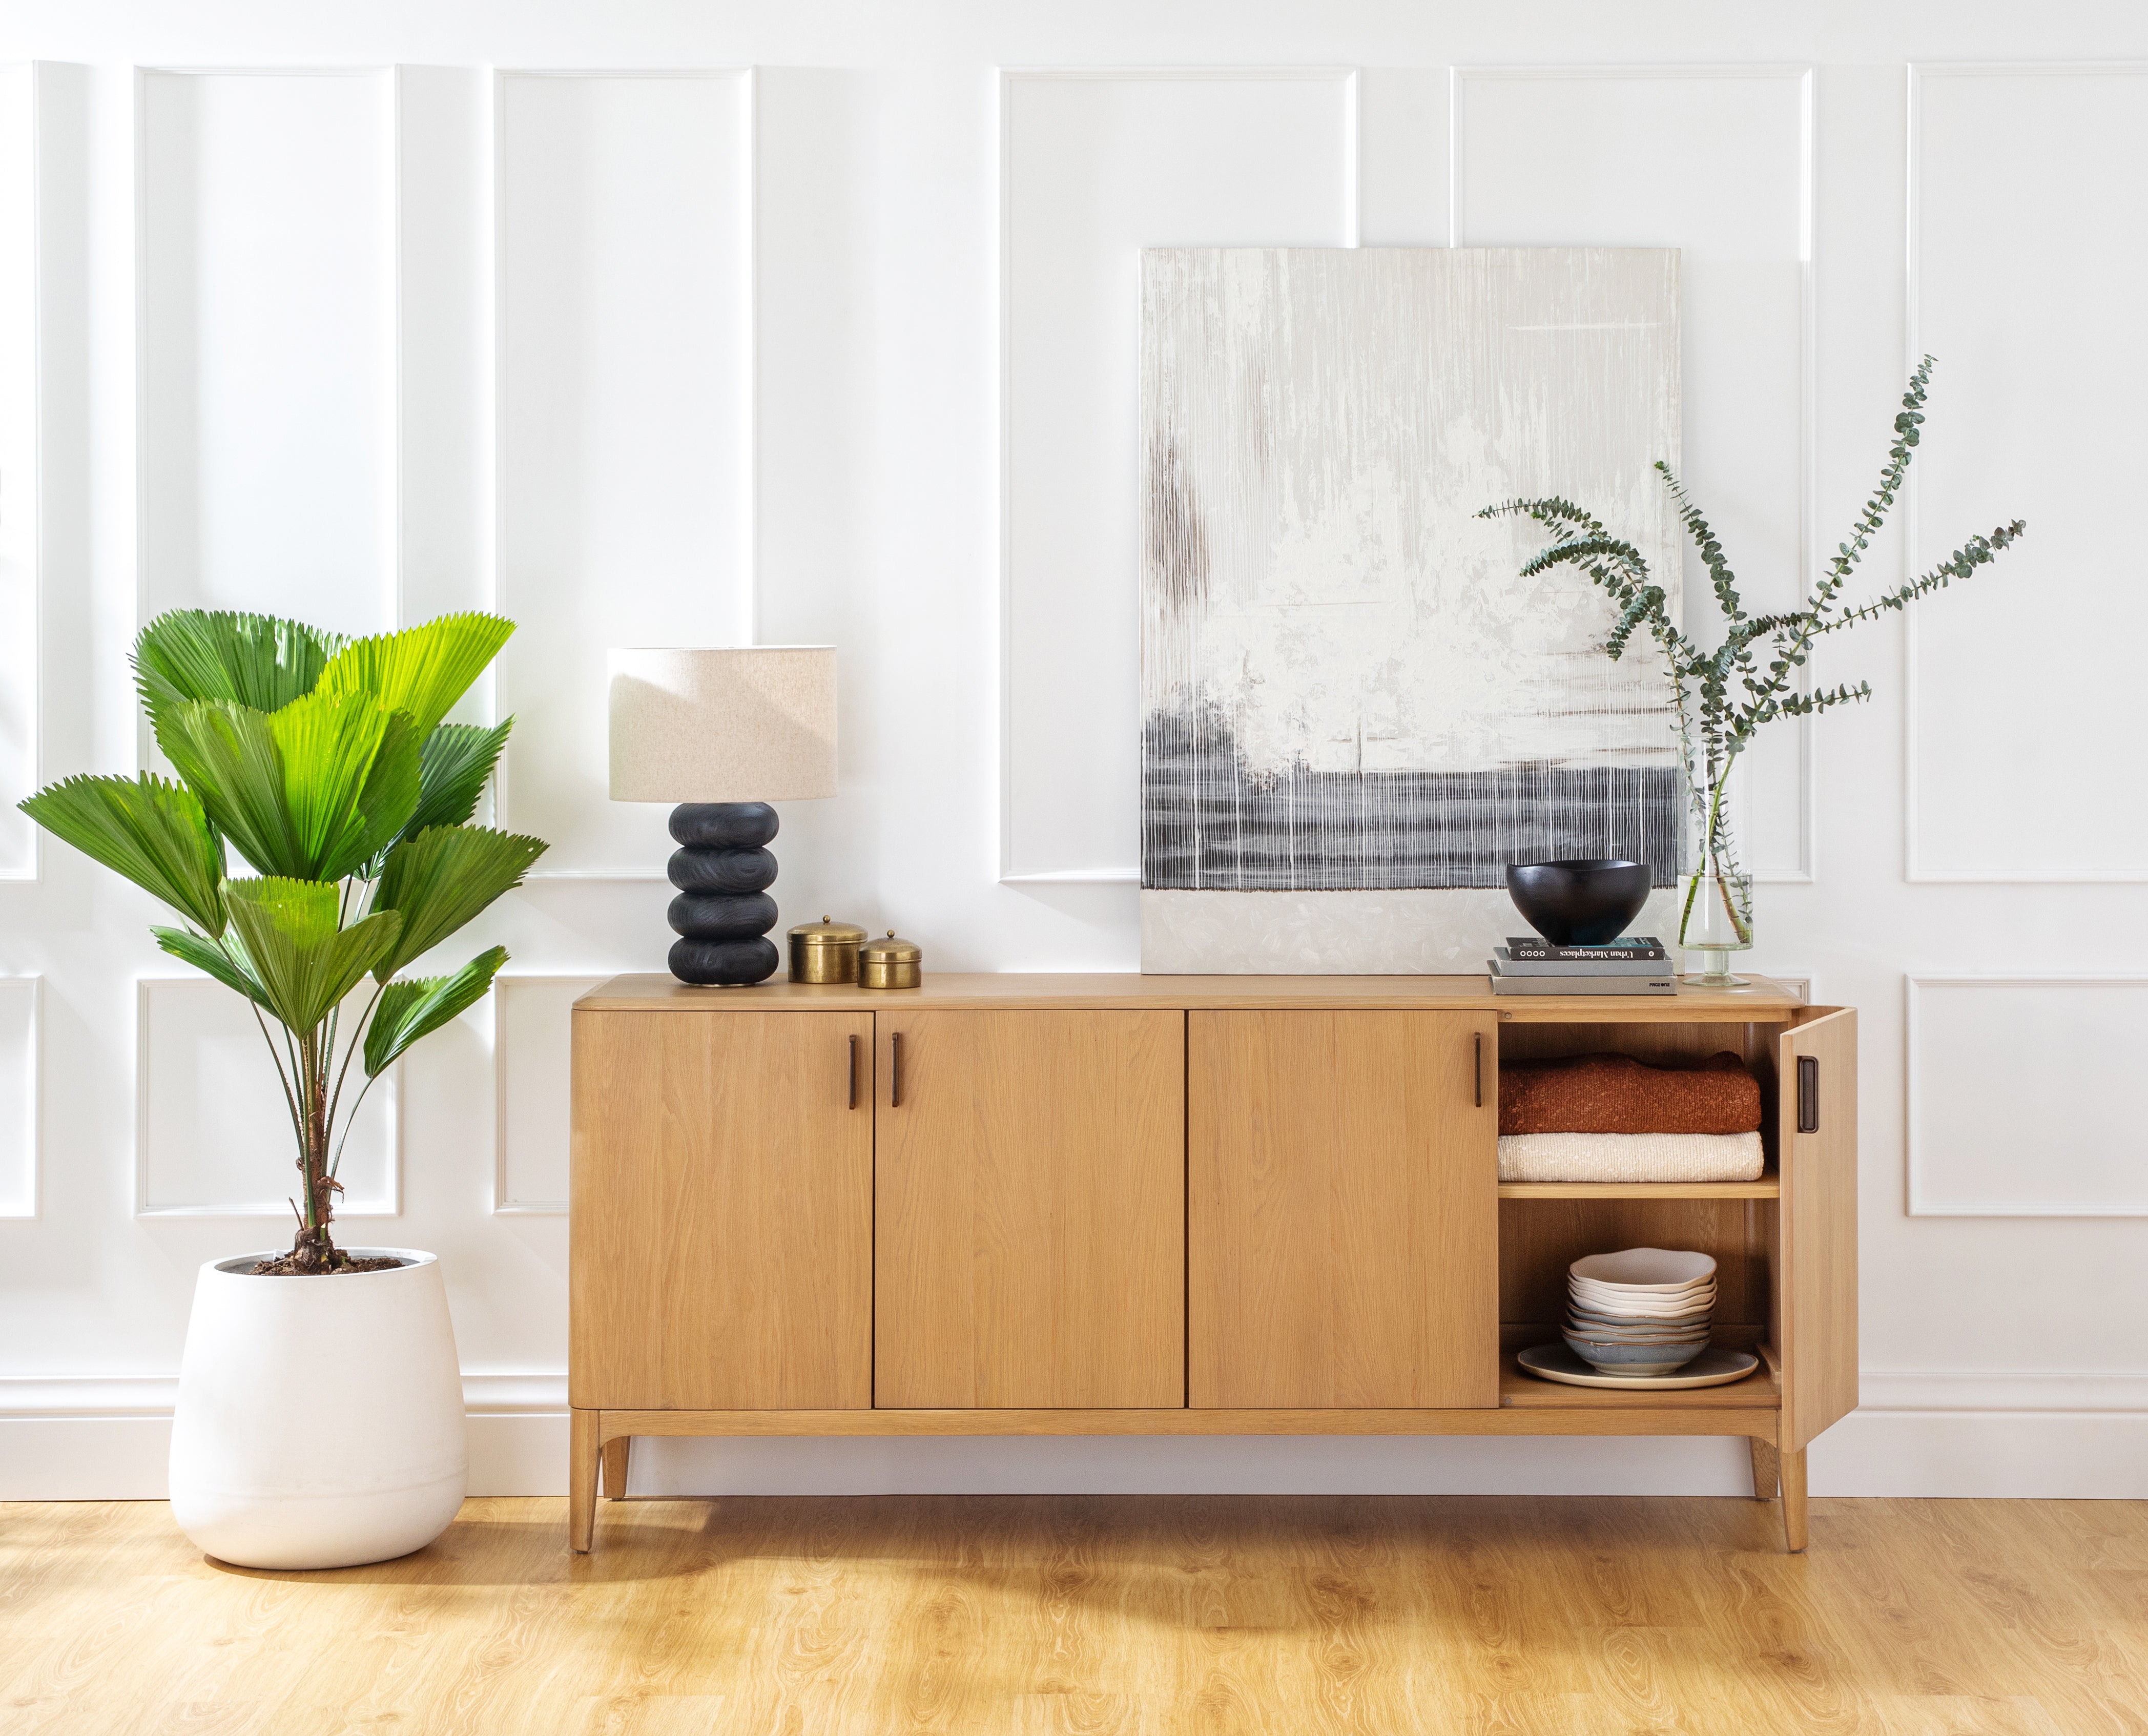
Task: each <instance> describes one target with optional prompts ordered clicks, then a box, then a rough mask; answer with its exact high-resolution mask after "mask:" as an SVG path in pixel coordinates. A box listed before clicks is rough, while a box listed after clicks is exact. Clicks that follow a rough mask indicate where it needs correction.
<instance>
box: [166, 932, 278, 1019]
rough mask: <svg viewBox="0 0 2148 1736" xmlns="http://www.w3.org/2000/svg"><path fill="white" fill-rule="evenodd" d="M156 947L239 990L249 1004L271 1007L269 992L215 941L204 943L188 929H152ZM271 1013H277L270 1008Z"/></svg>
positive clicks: (205, 941) (227, 986)
mask: <svg viewBox="0 0 2148 1736" xmlns="http://www.w3.org/2000/svg"><path fill="white" fill-rule="evenodd" d="M149 932H150V933H151V934H153V935H154V936H156V937H157V944H158V946H161V947H163V950H164V951H167V952H168V953H170V954H171V956H173V958H176V959H183V960H184V961H186V962H187V963H188V964H190V965H192V966H193V967H194V968H195V969H196V970H197V971H208V974H209V975H210V976H213V977H214V978H215V979H216V980H217V981H218V982H220V983H222V984H223V986H225V987H226V988H228V989H237V990H238V992H239V993H240V994H242V995H243V996H246V998H247V999H248V1000H249V1001H258V1002H259V1003H260V1004H261V1005H262V1006H269V991H267V990H266V989H264V988H263V987H262V986H261V985H260V984H259V983H258V982H256V981H254V980H253V976H251V975H249V974H248V972H247V971H246V970H245V969H244V967H243V966H241V965H239V964H238V962H237V961H234V960H233V958H232V956H231V955H230V954H228V953H227V952H226V951H224V950H223V947H221V946H218V945H217V944H216V942H215V941H208V940H204V939H203V937H202V936H199V935H198V934H196V933H194V932H193V930H191V929H186V928H152V929H151V930H150V931H149ZM269 1011H271V1012H274V1011H275V1008H274V1007H273V1006H269Z"/></svg>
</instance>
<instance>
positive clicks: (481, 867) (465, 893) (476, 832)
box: [373, 825, 545, 982]
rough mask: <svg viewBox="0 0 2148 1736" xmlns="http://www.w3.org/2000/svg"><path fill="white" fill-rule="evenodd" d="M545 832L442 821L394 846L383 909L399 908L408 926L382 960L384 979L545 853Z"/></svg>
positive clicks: (377, 901)
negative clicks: (524, 833)
mask: <svg viewBox="0 0 2148 1736" xmlns="http://www.w3.org/2000/svg"><path fill="white" fill-rule="evenodd" d="M544 853H545V840H543V839H542V838H524V837H519V836H517V835H515V834H514V833H512V832H496V831H493V830H490V829H489V828H488V827H485V826H478V825H436V826H434V828H433V829H432V830H430V831H424V832H420V833H419V835H417V836H416V837H414V838H413V839H411V840H409V841H408V842H407V843H403V844H399V845H396V846H395V848H394V849H393V850H390V851H389V853H388V862H387V865H386V866H385V867H384V868H383V869H382V870H381V874H380V885H379V891H376V892H375V893H374V898H373V908H374V910H375V911H400V912H401V913H402V916H403V932H402V935H401V936H400V937H399V939H398V940H397V941H396V943H395V945H394V948H393V949H392V950H391V951H389V952H388V953H387V954H386V955H385V956H384V957H382V958H381V959H380V960H379V962H378V963H377V964H376V965H375V966H374V976H377V977H379V980H380V981H383V982H385V981H388V979H389V977H391V976H394V974H395V973H396V972H397V971H399V970H401V969H402V968H403V966H405V965H407V964H408V963H409V961H411V960H412V959H414V958H416V957H417V956H419V954H421V953H423V952H424V951H425V950H426V949H427V948H428V947H429V946H434V945H436V944H437V943H438V942H439V941H442V940H444V939H445V938H446V937H447V936H449V935H451V934H453V933H454V931H456V930H457V929H459V928H460V927H461V926H463V924H464V923H465V922H467V921H469V920H470V918H471V917H473V916H475V915H477V913H478V912H479V911H481V910H483V909H484V907H485V906H487V905H489V904H490V903H491V902H492V901H493V900H494V899H495V898H497V897H499V895H500V894H501V893H503V892H504V891H508V890H509V888H511V887H514V886H519V885H520V884H521V883H522V876H523V874H524V871H526V870H527V869H528V868H529V865H530V864H531V863H532V862H534V861H535V860H537V858H538V857H540V855H544Z"/></svg>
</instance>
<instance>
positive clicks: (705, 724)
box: [607, 645, 836, 988]
mask: <svg viewBox="0 0 2148 1736" xmlns="http://www.w3.org/2000/svg"><path fill="white" fill-rule="evenodd" d="M607 664H608V673H609V676H610V689H611V799H612V800H614V801H668V802H675V803H677V804H678V805H677V806H676V807H675V808H673V809H672V810H671V835H672V837H673V838H675V840H677V841H678V844H679V848H678V849H677V850H674V851H673V852H672V855H671V863H670V878H671V884H672V885H673V886H676V887H677V888H678V889H679V896H677V897H676V898H675V899H673V900H672V901H671V909H670V920H671V926H672V927H673V928H674V929H675V930H676V931H678V935H679V938H678V939H677V940H676V941H674V942H672V946H671V957H670V965H671V974H672V975H673V976H675V977H677V978H678V979H679V980H680V981H681V982H689V983H693V984H695V985H696V986H701V987H706V988H745V987H747V986H750V985H751V984H754V983H756V982H760V981H765V980H766V979H767V978H768V977H769V976H771V975H773V974H774V972H775V966H776V962H777V959H776V951H775V942H774V941H770V939H769V938H768V931H769V930H770V929H771V928H773V927H774V926H775V900H774V899H773V898H770V896H768V888H769V887H770V886H773V885H774V884H775V857H774V856H773V855H770V853H769V850H768V847H767V846H768V842H769V840H770V839H771V838H773V837H774V836H775V827H776V819H775V809H773V808H771V807H770V806H769V803H770V802H771V801H798V800H806V799H808V798H811V797H816V796H824V795H834V794H835V793H836V649H835V647H834V646H833V645H736V646H731V647H728V648H726V649H723V650H656V649H649V650H614V651H612V652H610V654H609V655H608V658H607Z"/></svg>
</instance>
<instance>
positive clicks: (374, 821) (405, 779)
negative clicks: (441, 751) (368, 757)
mask: <svg viewBox="0 0 2148 1736" xmlns="http://www.w3.org/2000/svg"><path fill="white" fill-rule="evenodd" d="M433 733H434V735H438V734H439V730H434V732H433ZM429 740H430V738H429V737H422V736H420V735H419V730H418V726H417V725H415V724H414V723H412V722H411V721H410V717H409V713H408V712H404V711H391V712H389V714H388V732H387V733H386V734H385V735H383V736H382V737H381V738H380V751H379V753H378V754H376V755H374V760H373V769H372V770H370V771H369V772H368V773H367V774H366V777H365V786H364V788H363V789H362V790H359V793H358V811H359V818H360V819H361V820H363V821H364V827H363V830H361V832H360V834H359V855H358V856H357V858H356V860H353V861H352V862H351V863H350V864H349V865H348V866H344V865H339V864H332V865H331V868H332V870H333V871H332V872H331V873H330V874H329V875H328V876H326V877H327V878H329V879H332V880H340V879H341V878H342V877H343V876H344V875H346V874H349V873H351V872H352V871H354V870H356V869H357V868H358V867H359V865H361V864H364V863H369V862H371V861H373V860H374V859H375V858H377V857H378V856H379V855H380V854H381V852H382V851H384V850H386V849H387V848H388V846H389V845H391V844H393V843H394V841H395V840H397V839H398V838H399V837H401V836H402V835H404V833H405V832H408V831H409V830H411V829H412V828H413V827H414V826H415V825H417V824H418V812H419V803H420V800H421V799H422V797H423V795H424V751H425V744H426V743H427V742H428V741H429Z"/></svg>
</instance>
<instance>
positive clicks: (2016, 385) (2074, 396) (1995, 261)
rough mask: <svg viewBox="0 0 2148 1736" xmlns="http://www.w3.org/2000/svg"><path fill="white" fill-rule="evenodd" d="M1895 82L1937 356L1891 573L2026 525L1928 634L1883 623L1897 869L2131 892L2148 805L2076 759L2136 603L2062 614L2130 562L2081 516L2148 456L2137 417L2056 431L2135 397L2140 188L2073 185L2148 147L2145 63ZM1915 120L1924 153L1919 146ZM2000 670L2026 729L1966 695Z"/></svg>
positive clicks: (2096, 766) (2093, 760) (2116, 677)
mask: <svg viewBox="0 0 2148 1736" xmlns="http://www.w3.org/2000/svg"><path fill="white" fill-rule="evenodd" d="M1907 76H1908V113H1909V122H1908V139H1907V156H1906V174H1907V196H1906V213H1907V233H1906V238H1905V239H1906V258H1907V280H1906V283H1907V305H1906V308H1905V331H1906V344H1905V348H1906V350H1907V354H1908V356H1909V358H1910V360H1911V361H1912V362H1914V360H1915V359H1916V358H1917V357H1919V356H1920V355H1922V354H1924V353H1925V351H1926V349H1934V350H1935V351H1936V352H1937V353H1938V354H1939V355H1940V360H1941V363H1942V364H1943V365H1942V367H1941V369H1940V371H1939V372H1938V373H1937V374H1935V378H1934V381H1933V387H1932V394H1933V404H1932V406H1931V411H1932V414H1933V416H1934V419H1935V422H1936V424H1938V426H1939V428H1940V436H1939V438H1938V439H1936V440H1931V441H1929V442H1928V444H1927V445H1926V446H1925V448H1924V449H1921V450H1920V455H1919V458H1918V461H1917V464H1915V467H1914V468H1913V469H1911V471H1910V481H1909V485H1908V487H1907V489H1905V497H1906V498H1905V508H1906V513H1905V517H1906V522H1907V526H1908V537H1907V552H1906V564H1907V568H1908V571H1909V573H1910V574H1916V573H1922V572H1925V571H1927V570H1928V569H1930V568H1931V567H1932V566H1933V565H1935V564H1936V563H1937V562H1939V561H1940V560H1941V559H1945V556H1946V555H1947V554H1949V553H1950V551H1951V550H1952V549H1955V548H1956V547H1958V546H1960V544H1961V543H1963V542H1964V541H1965V539H1967V538H1968V537H1969V536H1970V535H1971V534H1974V533H1975V532H1978V531H1989V530H1990V529H1991V523H1992V519H1993V518H1994V515H1995V514H2000V515H2003V516H2004V517H2006V518H2015V517H2019V518H2024V519H2027V520H2028V521H2029V523H2030V535H2029V536H2028V537H2027V538H2026V539H2025V540H2024V541H2023V543H2022V544H2021V545H2020V547H2019V548H2018V549H2014V550H2010V552H2009V553H2008V554H2006V555H2005V557H2004V559H2002V560H2001V561H2000V563H1999V564H1998V565H1996V566H1995V567H1994V568H1992V569H1989V570H1985V571H1980V572H1979V573H1977V574H1975V575H1974V576H1973V577H1972V578H1970V580H1967V581H1966V582H1965V583H1964V584H1963V585H1962V586H1961V587H1960V590H1958V591H1951V592H1950V594H1949V595H1947V596H1946V597H1945V599H1944V600H1941V606H1940V612H1939V614H1937V615H1934V616H1933V617H1932V618H1931V619H1930V620H1925V618H1924V616H1923V614H1922V611H1920V610H1915V609H1912V610H1910V611H1909V612H1908V615H1907V619H1906V620H1905V623H1904V626H1903V653H1902V667H1903V686H1904V695H1903V741H1902V768H1903V770H1902V775H1903V789H1902V822H1903V836H1904V855H1905V865H1906V866H1905V875H1906V878H1908V879H1909V880H1910V881H1913V882H1918V883H1924V884H1940V883H1955V884H1970V885H1988V886H1989V885H1996V886H2093V885H2119V886H2137V885H2140V884H2143V883H2148V810H2143V809H2142V806H2141V805H2140V803H2138V802H2112V801H2110V800H2109V799H2108V793H2107V791H2108V786H2107V785H2105V783H2104V782H2103V781H2102V771H2103V761H2104V757H2105V756H2104V755H2102V754H2100V753H2099V752H2098V751H2096V750H2095V747H2094V745H2092V744H2094V743H2095V741H2096V740H2097V737H2098V735H2099V734H2100V732H2101V730H2102V725H2101V724H2100V722H2099V720H2098V715H2097V713H2096V712H2095V709H2094V708H2095V705H2096V703H2097V701H2098V700H2099V699H2100V698H2102V697H2105V696H2107V695H2109V694H2110V693H2112V692H2114V691H2123V690H2126V688H2127V687H2128V686H2130V683H2131V681H2132V680H2133V679H2134V675H2133V670H2134V668H2135V648H2136V647H2137V646H2138V645H2139V644H2140V640H2141V638H2142V636H2143V635H2144V634H2148V600H2143V599H2142V597H2141V595H2140V589H2139V587H2138V586H2135V585H2126V586H2123V587H2119V586H2111V585H2105V586H2103V587H2100V589H2099V590H2097V592H2096V595H2095V602H2094V604H2093V605H2090V606H2092V607H2093V609H2094V610H2095V614H2094V615H2092V616H2091V615H2089V614H2086V613H2084V612H2083V606H2082V605H2073V606H2072V607H2069V606H2068V605H2067V603H2066V602H2065V593H2066V592H2067V591H2070V590H2075V589H2076V586H2075V585H2073V584H2071V583H2070V582H2069V581H2070V580H2073V579H2074V577H2075V574H2080V573H2081V572H2083V571H2094V570H2097V569H2115V568H2116V567H2119V566H2122V565H2123V564H2125V562H2126V560H2127V559H2128V556H2127V552H2126V548H2125V541H2124V539H2123V533H2122V531H2120V529H2117V528H2116V527H2115V525H2114V524H2112V522H2111V521H2110V519H2107V518H2106V517H2105V516H2104V515H2102V514H2094V513H2086V514H2085V513H2082V512H2081V511H2080V504H2081V503H2083V502H2085V501H2088V500H2090V499H2095V498H2097V497H2098V496H2099V495H2101V496H2104V497H2105V498H2110V495H2109V490H2110V489H2114V488H2115V489H2118V490H2119V491H2120V495H2121V497H2122V495H2123V494H2125V492H2127V491H2130V488H2131V486H2132V484H2133V479H2135V478H2136V477H2137V476H2138V474H2139V473H2140V468H2141V466H2142V464H2144V463H2148V434H2143V432H2142V431H2141V429H2140V427H2139V425H2138V423H2137V419H2130V418H2129V419H2125V420H2124V423H2123V425H2122V426H2121V425H2120V424H2112V426H2111V427H2110V429H2109V430H2108V435H2107V437H2099V438H2098V439H2095V440H2093V441H2088V440H2083V439H2080V438H2079V437H2078V435H2077V433H2076V430H2077V429H2078V428H2079V427H2080V426H2081V425H2083V421H2084V419H2093V418H2095V416H2096V415H2097V414H2099V412H2100V410H2101V409H2102V407H2103V406H2104V405H2105V404H2108V403H2109V402H2110V400H2111V399H2112V397H2113V395H2114V393H2115V394H2116V395H2119V396H2121V397H2128V398H2131V397H2137V396H2138V394H2139V393H2140V390H2141V389H2143V388H2144V387H2148V334H2142V332H2141V330H2140V323H2139V321H2138V319H2137V318H2135V311H2134V307H2133V297H2132V294H2131V290H2130V284H2131V283H2133V282H2134V281H2135V279H2136V278H2137V276H2138V274H2139V273H2140V271H2141V270H2142V269H2143V268H2148V195H2144V194H2143V193H2140V191H2139V190H2138V189H2137V188H2135V187H2134V185H2133V183H2131V182H2130V180H2124V179H2120V180H2119V181H2113V180H2111V179H2110V178H2109V177H2107V176H2105V175H2101V174H2096V173H2085V172H2084V165H2085V164H2088V163H2096V162H2115V161H2123V160H2130V158H2133V157H2135V156H2136V155H2138V154H2139V153H2140V152H2142V151H2148V62H2142V61H2119V60H2113V61H2102V62H2077V61H2075V62H2050V63H2039V62H2015V63H1930V62H1927V63H1914V62H1913V63H1911V64H1910V67H1909V68H1908V73H1907ZM2039 87H2041V88H2039ZM1972 105H1980V107H1977V108H1975V112H1974V113H1972V112H1971V108H1972ZM1935 115H1937V116H1939V117H1940V118H1942V120H1943V122H1944V123H1945V125H1944V131H1945V138H1944V141H1943V142H1942V141H1939V140H1934V139H1930V138H1927V136H1926V135H1927V133H1928V130H1929V129H1930V125H1931V123H1932V122H1933V120H1934V118H1935ZM1950 171H1951V172H1952V173H1951V174H1950ZM1994 209H2005V210H2006V211H2008V212H2009V213H2010V223H2013V225H2014V227H2013V228H2012V229H2010V233H2008V235H2007V237H2006V238H2005V243H2004V244H2003V245H2000V246H1994V245H1992V236H1991V233H1990V230H1989V228H1987V227H1986V226H1985V222H1984V219H1985V218H1986V217H1988V215H1989V213H1990V212H1991V211H1992V210H1994ZM1950 247H1951V248H1953V249H1954V251H1952V252H1950V251H1949V249H1950ZM1972 263H1973V264H1974V269H1973V270H1972V269H1970V265H1971V264H1972ZM2118 382H2123V383H2124V384H2118ZM1965 399H1966V400H1967V402H1966V403H1965V402H1964V400H1965ZM2039 583H2040V586H2041V588H2042V589H2043V590H2045V591H2046V592H2047V593H2055V600H2054V601H2053V602H2052V603H2051V604H2050V606H2048V607H2045V606H2039V607H2034V608H2032V607H2030V606H2027V605H2025V604H2024V602H2023V601H2022V595H2021V593H2022V588H2023V587H2025V586H2028V585H2037V584H2039ZM1928 645H1930V646H1932V647H1934V648H1935V656H1934V658H1933V660H1932V663H1931V666H1930V668H1929V669H1927V668H1926V666H1925V651H1926V649H1927V646H1928ZM2001 668H2003V669H2004V670H2005V671H2006V675H2005V680H2006V681H2007V684H2008V690H2009V692H2010V695H2013V696H2014V698H2015V700H2016V703H2017V704H2019V705H2028V704H2032V703H2033V704H2034V705H2035V706H2036V708H2037V711H2038V715H2039V722H2038V726H2037V727H2036V728H2035V729H2034V730H2015V729H2012V728H2010V727H2008V726H2002V724H2001V721H2000V719H1999V718H1996V717H1995V716H1994V715H1993V708H1992V707H1990V705H1989V704H1988V703H1986V702H1985V683H1986V682H1987V681H1988V680H1989V679H1990V671H1992V670H1998V669H2001ZM1950 683H1951V684H1953V685H1951V686H1950ZM2032 695H2033V697H2032ZM1950 700H1951V701H1952V703H1951V704H1950V703H1949V701H1950ZM1928 709H1929V712H1930V715H1929V716H1928ZM2005 715H2006V716H2008V717H2011V716H2013V715H2015V713H2014V712H2013V711H2011V710H2008V711H2007V712H2006V714H2005ZM2069 743H2071V744H2075V745H2080V746H2081V748H2082V750H2081V751H2078V752H2073V751H2069V750H2068V749H2067V747H2066V744H2069ZM2000 790H2003V791H2004V792H2005V800H1995V799H1994V797H1995V793H1996V792H1999V791H2000ZM2084 817H2085V819H2086V821H2087V824H2086V825H2085V826H2083V825H2081V824H2080V822H2081V820H2083V818H2084ZM1995 822H1997V823H1999V825H2000V830H1996V831H1995V830H1994V829H1993V828H1994V825H1995Z"/></svg>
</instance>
